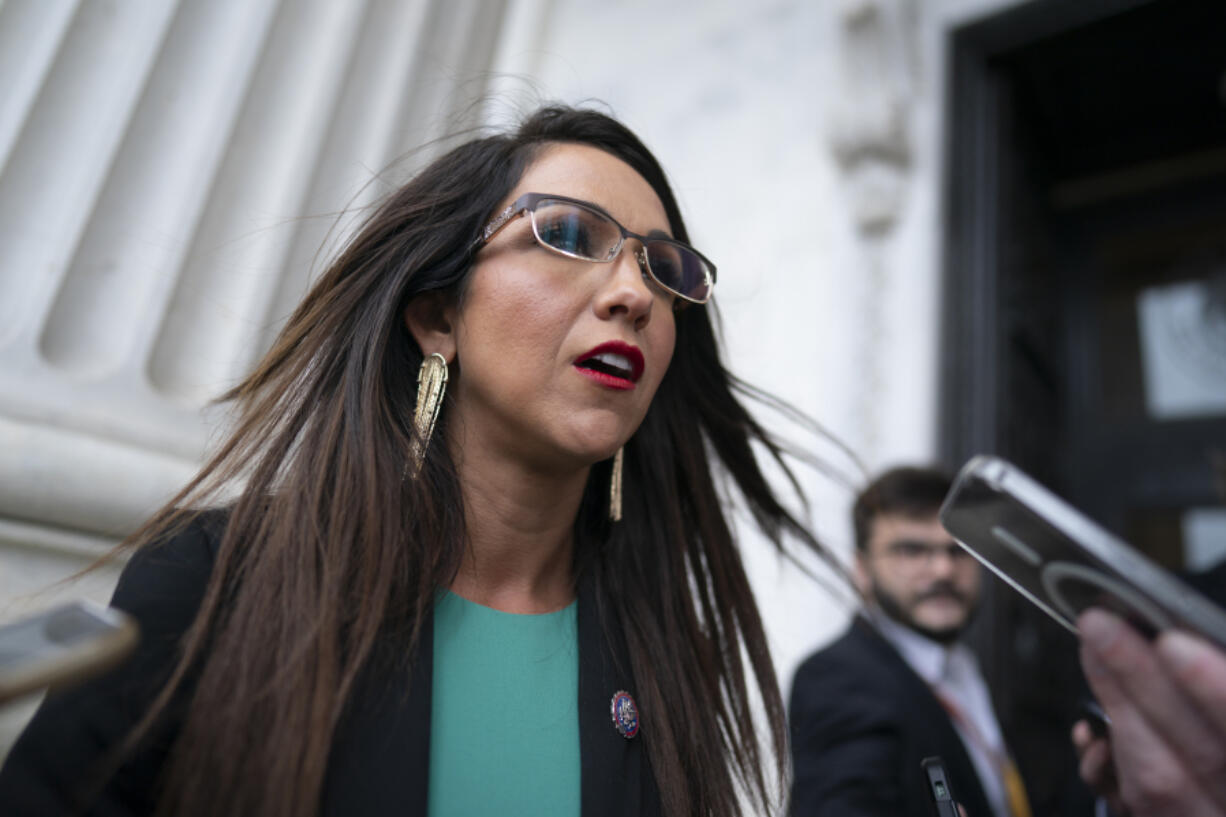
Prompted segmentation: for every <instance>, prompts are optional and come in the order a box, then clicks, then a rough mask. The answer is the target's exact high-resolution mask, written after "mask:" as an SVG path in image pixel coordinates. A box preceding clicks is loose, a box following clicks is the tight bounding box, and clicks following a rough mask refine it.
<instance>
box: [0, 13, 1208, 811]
mask: <svg viewBox="0 0 1226 817" xmlns="http://www.w3.org/2000/svg"><path fill="white" fill-rule="evenodd" d="M1224 44H1226V8H1223V6H1222V4H1221V3H1220V2H1219V1H1218V0H1151V1H1150V2H1141V1H1140V0H776V1H775V2H771V1H770V0H761V2H744V0H719V1H715V0H707V1H706V2H698V0H689V1H688V2H674V3H658V2H648V1H647V0H626V1H625V2H613V1H612V0H484V1H482V0H281V1H280V2H277V0H0V619H10V618H12V617H14V616H17V615H19V614H21V613H23V612H27V611H30V610H32V609H38V608H42V607H46V606H48V605H50V604H52V603H53V602H55V601H56V600H58V599H60V598H62V597H75V596H81V595H86V596H91V597H94V598H97V599H99V600H103V601H105V600H106V599H107V598H108V597H109V593H110V589H111V585H112V584H113V582H114V579H115V576H116V575H117V573H118V569H119V567H118V566H117V565H109V566H106V567H104V568H102V569H99V570H96V571H94V572H92V573H89V574H88V575H87V576H86V577H85V578H83V579H81V580H79V581H76V582H73V583H63V582H62V580H63V579H65V577H68V576H70V575H71V574H73V573H74V572H76V571H78V570H80V569H82V568H84V567H86V566H88V565H90V564H91V563H93V561H94V560H95V559H97V558H98V557H99V556H100V555H102V554H104V553H105V552H106V551H107V550H108V549H109V548H110V547H112V546H113V545H114V544H115V543H116V542H117V541H118V540H119V539H121V538H122V537H123V535H124V534H125V533H126V532H127V531H130V530H131V529H133V528H134V526H135V525H136V524H137V522H138V521H139V520H141V519H142V518H143V517H145V516H146V515H147V514H149V513H150V512H151V511H152V510H153V509H154V508H155V507H157V506H158V505H159V504H160V503H162V502H164V501H165V500H166V499H167V498H168V497H169V496H170V495H172V494H173V492H174V491H175V489H176V488H177V487H179V486H180V485H181V484H183V483H184V482H185V481H186V480H187V479H188V478H189V476H190V475H191V474H192V473H193V471H194V470H195V469H196V468H197V467H198V465H199V464H200V462H201V460H202V457H203V455H204V452H206V451H207V450H208V446H209V445H210V443H212V442H215V441H216V439H217V437H218V434H219V432H220V431H221V430H222V429H224V424H225V414H224V409H219V408H216V407H211V406H210V404H209V400H210V398H212V397H214V396H216V395H217V394H218V393H220V392H221V391H223V390H224V389H225V388H226V387H228V386H229V385H231V384H232V383H234V382H235V381H236V379H237V378H238V377H239V376H240V375H241V374H242V373H243V372H244V371H245V370H246V369H247V368H248V367H249V366H250V365H251V364H252V363H253V362H254V361H255V360H256V359H257V358H258V357H259V356H260V354H261V353H262V352H263V351H264V350H265V349H266V348H267V346H268V344H269V342H270V340H271V338H272V337H273V335H274V334H275V332H276V331H277V329H278V327H279V326H280V324H281V322H282V320H283V319H284V318H285V317H286V316H287V314H288V312H289V311H290V310H291V309H292V307H293V305H294V304H295V303H296V301H297V300H298V299H300V298H301V297H302V295H303V294H304V293H305V291H306V288H307V287H308V286H309V284H310V282H311V280H312V278H313V276H315V275H316V274H318V272H319V271H320V269H321V268H322V266H323V265H324V263H325V262H326V259H327V257H328V255H329V252H330V250H331V249H334V248H335V247H336V245H337V243H338V242H340V241H342V240H343V239H344V237H345V235H346V234H347V230H348V229H349V228H350V227H351V226H352V224H353V223H354V222H355V220H356V219H357V218H358V217H359V216H360V215H361V210H362V208H363V207H364V206H366V205H368V204H370V203H371V202H372V201H374V200H376V199H377V198H378V197H379V196H381V195H382V194H384V193H386V192H387V191H388V190H390V189H392V188H393V187H395V186H396V185H398V184H399V183H400V182H402V181H404V180H405V179H406V178H407V177H408V176H409V174H411V173H412V171H413V169H414V168H416V167H420V166H421V165H422V164H424V163H425V162H426V161H428V160H429V159H430V158H432V157H433V156H435V155H437V154H438V153H439V152H440V151H441V150H443V149H445V147H446V146H447V145H448V144H449V142H448V137H453V138H454V137H455V136H457V135H461V134H463V133H465V132H470V129H472V128H480V127H486V126H494V127H497V126H502V125H506V124H509V123H513V122H514V121H515V120H516V119H517V118H518V117H519V116H521V115H522V114H523V113H525V112H527V111H529V110H531V109H532V108H534V107H535V106H536V105H538V104H540V103H542V102H546V101H550V100H561V101H564V102H568V103H572V104H574V103H589V104H592V105H596V106H598V107H600V108H601V109H602V110H605V111H607V112H610V113H612V114H613V115H615V116H617V117H618V118H620V119H621V120H623V121H624V122H625V123H626V124H628V125H629V126H630V127H631V128H632V129H634V130H635V131H636V132H637V133H638V134H639V135H640V136H641V137H642V138H643V139H644V141H645V142H646V143H647V144H648V146H649V147H651V148H652V149H653V150H654V151H655V152H656V154H657V156H658V157H659V158H660V160H661V162H662V163H663V165H664V167H665V168H666V170H668V172H669V173H670V175H671V178H672V181H673V183H674V186H675V188H676V191H677V194H678V198H679V200H680V202H681V205H682V209H683V212H684V213H685V215H686V218H687V221H688V223H689V227H690V231H691V235H692V238H693V241H694V243H695V245H697V246H698V247H700V248H701V249H702V250H703V251H704V252H705V253H706V254H707V255H709V256H710V257H711V258H712V259H714V260H715V262H716V263H717V264H718V265H719V269H720V281H719V287H718V293H717V295H716V304H717V308H718V311H719V313H720V315H721V316H722V320H723V326H724V335H725V341H726V344H725V348H726V353H727V362H728V364H729V366H730V367H731V369H732V370H733V372H734V373H736V374H737V375H739V376H740V377H742V378H743V379H745V380H747V381H749V382H750V383H752V384H754V385H756V386H759V387H762V388H765V389H766V390H768V391H770V392H771V393H773V394H775V395H777V396H779V397H781V398H783V399H784V400H786V401H788V402H790V403H791V404H793V405H794V406H796V407H797V408H799V409H801V410H802V411H803V412H805V413H806V414H807V415H809V416H810V417H812V418H813V419H815V420H816V421H817V422H818V423H820V424H821V425H822V426H823V427H824V428H825V429H827V430H828V431H829V432H830V433H831V434H832V435H833V436H834V438H836V439H837V440H839V441H841V442H842V443H845V444H846V445H847V446H848V447H850V449H851V450H852V451H854V453H855V458H852V457H849V456H847V455H846V454H845V453H843V451H842V450H841V449H840V447H839V446H838V445H836V444H834V443H832V442H831V441H830V440H829V439H826V438H823V437H822V436H819V435H816V434H813V433H812V432H809V431H805V430H803V429H801V428H799V427H798V426H796V425H795V424H794V423H789V422H787V421H786V420H785V419H784V418H782V417H778V416H775V415H771V414H763V420H764V421H765V422H766V423H767V424H768V425H769V426H770V427H771V428H774V429H777V430H778V431H779V433H780V434H782V435H784V436H786V437H789V438H790V439H793V440H794V441H795V442H796V443H798V444H799V445H801V446H802V447H803V448H804V449H805V450H806V451H807V452H808V453H810V454H813V455H816V456H818V457H821V458H822V459H823V460H825V461H826V462H827V463H828V464H829V466H830V467H829V468H828V469H826V470H827V471H828V473H823V472H822V471H821V470H817V469H809V470H803V471H802V484H803V487H804V491H805V494H806V496H807V498H808V499H809V500H810V502H811V518H812V521H813V524H814V526H815V528H816V529H817V531H818V532H819V534H820V535H821V536H822V537H823V538H824V539H825V541H826V542H827V543H828V544H829V545H830V546H831V547H832V548H833V549H835V550H836V551H837V552H839V553H840V554H842V555H844V556H847V555H848V554H849V553H850V549H851V533H850V525H849V523H848V521H847V519H846V517H847V511H848V506H849V502H850V499H851V495H852V489H854V488H855V487H856V485H857V484H858V482H859V481H860V480H861V479H862V473H861V472H860V470H859V465H858V464H857V459H858V460H859V462H861V463H863V464H864V465H865V466H867V468H869V469H870V470H872V471H877V470H879V469H881V468H883V467H886V466H889V465H893V464H897V463H901V462H938V463H941V464H944V465H946V466H947V467H950V468H951V469H952V468H955V467H957V466H958V465H960V464H961V463H962V462H963V461H965V460H966V459H967V458H969V457H970V456H971V455H972V454H975V453H980V452H993V453H998V454H1001V455H1004V456H1006V457H1009V458H1011V459H1013V460H1015V461H1016V462H1017V463H1018V464H1020V465H1021V466H1022V467H1023V468H1024V469H1026V470H1028V471H1030V472H1031V473H1032V474H1033V475H1034V476H1036V477H1038V478H1039V479H1040V480H1041V481H1043V482H1045V483H1046V484H1048V485H1049V486H1050V487H1052V488H1053V489H1055V490H1056V491H1057V492H1058V493H1060V494H1062V495H1064V496H1065V497H1066V498H1068V499H1070V500H1071V501H1072V502H1074V504H1077V505H1079V506H1081V507H1082V508H1084V509H1086V510H1087V511H1088V512H1089V513H1090V514H1091V515H1092V516H1093V517H1095V518H1096V519H1098V520H1099V521H1100V522H1102V523H1103V524H1105V525H1106V526H1107V527H1109V528H1111V529H1112V530H1114V531H1116V532H1117V533H1120V534H1121V535H1123V536H1124V537H1125V538H1127V539H1129V540H1130V541H1132V542H1134V543H1135V544H1137V545H1138V546H1139V547H1141V548H1142V549H1144V550H1145V551H1146V552H1147V553H1149V555H1150V556H1151V557H1153V558H1154V559H1155V560H1157V561H1158V562H1159V563H1161V564H1163V565H1165V566H1167V567H1169V568H1171V569H1173V570H1176V571H1182V572H1203V571H1206V570H1209V569H1210V568H1213V567H1214V566H1219V567H1220V566H1221V565H1222V559H1223V557H1226V507H1224V505H1223V503H1224V498H1226V45H1224ZM750 527H751V526H749V525H748V524H746V525H745V526H744V531H745V533H744V536H743V540H744V546H745V554H746V560H747V562H748V565H749V569H750V571H751V576H752V579H753V581H754V585H755V588H756V590H757V592H758V596H759V602H760V604H761V606H762V608H763V614H764V617H765V620H766V626H767V629H768V634H769V636H770V639H771V647H772V649H773V651H774V655H775V658H776V662H777V668H778V671H779V675H780V681H781V683H782V685H783V686H784V691H785V694H786V692H787V687H788V685H789V683H790V680H791V674H792V671H793V670H794V668H795V666H796V664H797V663H798V662H799V661H800V660H801V658H803V657H804V655H806V654H807V653H808V652H810V651H811V650H813V649H815V648H816V647H818V646H820V645H821V644H823V643H824V642H825V641H826V640H828V639H829V638H830V637H831V636H833V635H834V634H835V633H836V632H837V631H839V630H840V629H841V628H842V626H843V625H844V623H845V622H846V620H847V617H848V616H849V615H850V613H851V607H850V606H849V605H848V603H847V602H846V601H845V600H842V601H840V600H839V599H838V598H836V597H835V595H833V594H831V593H830V592H828V591H827V590H826V589H823V587H822V586H821V585H820V584H818V583H815V582H814V581H813V580H812V579H810V578H807V577H805V576H804V575H802V574H801V572H800V571H798V570H796V569H795V567H793V566H791V565H789V564H788V563H787V562H786V561H783V560H781V559H780V558H779V557H778V556H777V554H775V553H774V551H773V550H771V549H770V548H769V547H767V546H766V545H764V544H763V543H762V542H761V541H760V540H759V539H758V538H757V537H756V536H755V535H754V534H753V533H752V531H751V530H750ZM975 641H976V645H977V647H978V649H979V651H980V653H981V656H982V658H983V661H984V663H985V669H986V671H987V675H988V678H989V681H990V682H991V683H992V685H993V691H994V694H995V696H996V698H997V700H998V703H999V706H998V708H999V709H1000V710H1001V711H1002V720H1003V721H1005V722H1006V723H1005V725H1006V728H1007V729H1012V731H1013V732H1014V733H1015V734H1021V735H1023V739H1022V741H1021V742H1020V743H1019V744H1018V745H1015V750H1016V751H1017V752H1018V754H1019V755H1024V754H1033V755H1037V756H1042V755H1044V753H1045V751H1047V749H1048V747H1050V745H1051V744H1050V741H1053V740H1057V741H1060V742H1061V745H1066V744H1067V725H1068V723H1070V722H1071V714H1070V713H1071V712H1072V711H1074V709H1073V708H1074V707H1075V705H1076V701H1075V700H1073V695H1072V693H1071V690H1073V689H1075V688H1076V687H1077V685H1078V683H1079V682H1078V680H1077V676H1076V672H1077V670H1076V667H1075V662H1074V647H1075V644H1074V643H1073V640H1072V638H1071V637H1070V636H1068V635H1067V634H1066V633H1064V632H1062V631H1060V630H1059V629H1058V628H1057V627H1055V625H1049V624H1048V623H1047V622H1046V621H1044V620H1041V617H1040V616H1039V615H1038V614H1036V613H1034V612H1033V611H1032V609H1031V608H1030V607H1029V605H1028V604H1026V603H1024V602H1021V601H1019V600H1018V598H1017V597H1016V596H1015V595H1014V594H1013V593H1011V592H1005V591H1004V590H1002V589H1001V588H1000V587H996V586H993V587H990V588H989V591H988V598H987V603H986V605H985V608H984V610H983V612H982V614H981V616H980V617H979V621H978V622H977V625H976V636H975ZM35 703H36V702H35V701H26V702H23V704H21V705H16V706H10V707H8V708H6V709H5V710H3V711H0V755H2V754H3V752H4V751H5V749H6V748H7V746H8V745H9V743H10V742H11V740H12V739H13V737H14V736H15V734H16V732H17V730H19V729H20V727H21V724H22V723H23V722H24V719H25V718H26V717H28V715H29V713H30V712H31V711H32V708H33V706H34V704H35ZM1026 736H1029V737H1026ZM1052 762H1053V763H1056V762H1063V761H1062V760H1060V759H1059V758H1053V760H1052ZM1034 794H1035V797H1034V799H1036V800H1038V801H1039V802H1042V800H1043V797H1044V793H1043V792H1036V793H1034Z"/></svg>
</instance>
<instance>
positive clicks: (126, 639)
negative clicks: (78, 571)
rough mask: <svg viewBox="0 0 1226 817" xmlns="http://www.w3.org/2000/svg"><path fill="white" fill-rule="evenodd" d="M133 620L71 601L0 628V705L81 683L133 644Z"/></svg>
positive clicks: (95, 605) (97, 606)
mask: <svg viewBox="0 0 1226 817" xmlns="http://www.w3.org/2000/svg"><path fill="white" fill-rule="evenodd" d="M138 635H139V634H138V631H137V626H136V622H135V621H134V620H133V619H132V617H131V616H129V615H128V614H126V613H124V612H123V611H121V610H116V609H114V608H112V607H103V606H102V605H100V604H95V603H94V602H90V601H75V602H71V603H68V604H64V605H61V606H58V607H53V608H51V609H50V610H46V611H44V612H42V613H38V614H36V615H32V616H30V617H28V618H24V619H21V620H19V621H15V622H12V623H11V624H6V625H4V626H2V627H0V703H2V702H4V701H9V700H12V699H13V698H17V697H19V696H21V695H24V694H26V693H28V692H33V691H35V690H38V689H41V688H43V687H46V686H52V685H62V684H68V683H74V682H76V681H81V680H84V679H85V678H88V677H89V676H91V675H94V674H96V673H99V672H102V671H103V670H105V669H108V668H110V667H111V666H114V665H115V664H116V663H118V662H119V661H120V660H121V659H122V658H124V657H125V656H126V655H127V654H128V653H129V652H131V651H132V648H133V647H135V646H136V642H137V639H138Z"/></svg>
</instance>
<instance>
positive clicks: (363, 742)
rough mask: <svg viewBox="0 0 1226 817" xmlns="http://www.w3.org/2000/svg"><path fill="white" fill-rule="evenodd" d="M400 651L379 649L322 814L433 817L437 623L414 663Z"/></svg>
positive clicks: (336, 751)
mask: <svg viewBox="0 0 1226 817" xmlns="http://www.w3.org/2000/svg"><path fill="white" fill-rule="evenodd" d="M398 644H399V642H394V641H393V640H391V639H389V640H387V641H384V642H383V643H381V644H380V645H379V646H378V647H377V648H376V649H377V652H376V654H375V656H374V657H373V658H372V666H371V667H370V668H369V669H367V670H366V671H364V672H363V673H362V676H361V677H360V678H359V681H358V684H357V685H356V687H355V689H354V694H353V696H352V697H351V699H350V700H351V701H353V706H352V708H351V709H350V711H349V712H347V713H346V716H345V717H344V718H343V719H342V721H341V723H340V725H339V726H338V727H337V732H336V738H335V740H334V742H333V747H332V756H331V758H330V759H329V763H328V774H327V780H326V781H325V789H324V798H323V808H322V809H321V810H320V813H321V814H322V815H328V816H329V817H332V816H333V815H335V817H342V816H343V817H350V816H351V815H364V814H371V815H384V814H396V815H403V816H406V817H413V815H420V816H421V817H425V815H426V809H427V806H428V802H429V801H428V800H427V795H428V791H427V790H428V784H429V780H430V711H431V692H432V686H433V681H434V617H433V616H432V615H431V616H427V618H426V621H425V622H424V623H423V625H422V630H421V639H420V641H419V642H418V646H417V651H416V653H415V654H414V656H413V659H412V661H411V662H406V661H405V660H404V658H403V653H402V652H401V650H400V648H399V646H398Z"/></svg>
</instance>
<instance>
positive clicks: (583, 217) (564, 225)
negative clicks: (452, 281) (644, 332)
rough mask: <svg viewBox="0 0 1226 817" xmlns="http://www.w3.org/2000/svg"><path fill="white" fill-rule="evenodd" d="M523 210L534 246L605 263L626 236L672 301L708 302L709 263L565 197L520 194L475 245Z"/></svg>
mask: <svg viewBox="0 0 1226 817" xmlns="http://www.w3.org/2000/svg"><path fill="white" fill-rule="evenodd" d="M525 212H527V213H528V215H529V217H530V218H531V220H532V234H533V235H534V236H536V240H537V243H539V244H540V245H541V246H542V247H544V248H545V249H547V250H552V251H553V252H556V253H558V254H559V255H564V256H566V257H567V258H577V259H579V260H581V261H595V262H597V263H601V264H607V263H609V262H610V261H612V260H613V259H615V258H617V255H618V253H620V252H621V249H622V246H623V245H624V244H625V243H626V239H627V238H633V239H635V240H637V241H638V242H639V243H640V244H641V245H642V248H641V249H640V250H637V251H635V258H636V259H638V262H639V266H640V267H641V268H642V269H643V271H644V272H645V273H647V274H648V275H650V276H651V279H652V280H653V281H655V282H656V283H657V284H659V285H660V286H661V287H662V288H664V289H665V290H667V291H668V292H670V293H672V294H673V295H676V296H677V297H678V298H681V299H683V300H686V301H689V302H690V303H695V304H705V303H706V302H707V301H709V300H711V290H712V288H713V287H714V286H715V265H714V264H712V263H711V262H710V261H708V260H707V258H706V257H705V256H704V255H703V254H702V253H700V252H698V250H696V249H694V248H693V247H691V246H689V245H688V244H683V243H682V242H680V241H674V240H673V239H671V238H659V237H653V236H646V235H639V234H638V233H632V232H630V231H629V230H627V229H626V228H625V227H623V226H622V225H621V224H619V223H617V220H616V219H614V218H613V217H612V216H610V215H609V214H608V213H606V212H604V211H603V210H601V209H600V208H599V207H597V206H596V205H594V204H590V203H588V202H586V201H579V200H578V199H569V198H566V197H565V196H552V195H547V194H545V193H525V194H524V195H522V196H520V197H519V198H517V199H516V200H515V201H514V202H513V203H512V204H510V205H509V206H508V207H507V208H506V209H505V210H503V211H502V212H501V213H499V214H498V215H497V216H496V217H495V218H494V220H493V221H491V222H490V223H489V224H487V225H486V226H485V229H484V230H482V232H481V236H480V237H479V238H478V239H477V241H476V242H475V245H481V244H484V243H486V242H487V241H489V240H490V239H491V238H493V237H494V235H495V234H496V233H497V232H498V231H499V230H501V229H502V228H503V227H505V226H507V224H509V223H510V221H511V219H513V218H515V217H516V216H518V215H521V214H522V213H525Z"/></svg>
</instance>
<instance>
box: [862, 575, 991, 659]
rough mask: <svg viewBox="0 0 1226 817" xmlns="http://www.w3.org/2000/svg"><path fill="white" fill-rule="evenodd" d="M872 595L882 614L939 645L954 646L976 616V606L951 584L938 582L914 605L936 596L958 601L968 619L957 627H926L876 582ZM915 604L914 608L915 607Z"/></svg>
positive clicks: (917, 599)
mask: <svg viewBox="0 0 1226 817" xmlns="http://www.w3.org/2000/svg"><path fill="white" fill-rule="evenodd" d="M872 594H873V600H874V601H875V602H876V603H877V606H878V607H880V608H881V612H883V613H885V614H886V615H887V616H889V617H890V618H892V619H893V620H894V621H897V622H898V623H899V624H902V625H903V626H904V627H907V628H909V629H912V630H915V632H917V633H919V634H920V635H922V636H924V637H925V638H927V639H930V640H932V641H935V642H937V643H938V644H952V643H954V642H955V641H957V640H958V636H960V635H962V631H963V630H965V629H966V627H967V625H969V624H970V623H971V619H972V618H974V616H975V609H976V605H975V604H973V603H972V602H970V601H969V600H968V599H967V598H966V595H965V594H963V593H961V592H959V590H958V588H956V587H954V586H953V585H952V584H950V583H949V582H938V583H937V584H934V585H933V586H932V587H930V588H928V589H927V590H926V591H924V593H923V594H921V595H919V596H917V597H916V599H915V602H914V604H919V603H920V602H922V601H924V600H926V599H930V598H934V597H936V596H950V597H952V598H955V599H957V600H958V601H960V602H961V603H962V605H963V606H964V607H966V618H964V619H963V620H962V623H961V624H959V625H958V626H956V627H945V628H942V629H934V628H932V627H928V626H925V625H924V624H922V623H920V622H919V621H916V620H915V618H914V617H913V616H912V615H911V612H910V611H909V610H904V609H903V606H902V605H901V604H899V602H898V599H896V598H895V597H894V596H891V595H890V594H889V593H886V592H885V591H884V590H882V589H881V587H880V586H879V585H877V583H876V582H874V583H873V585H872ZM914 604H913V605H912V606H914Z"/></svg>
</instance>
